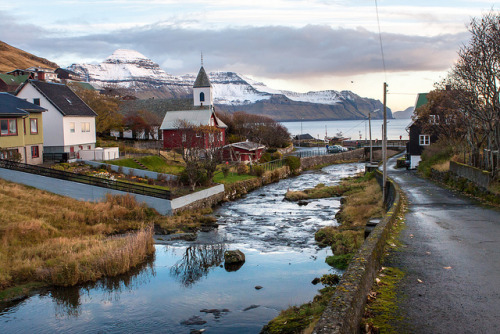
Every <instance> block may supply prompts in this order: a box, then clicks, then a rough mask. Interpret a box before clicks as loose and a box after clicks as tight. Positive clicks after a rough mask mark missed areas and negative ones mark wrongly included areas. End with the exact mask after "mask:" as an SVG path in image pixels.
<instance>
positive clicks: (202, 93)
mask: <svg viewBox="0 0 500 334" xmlns="http://www.w3.org/2000/svg"><path fill="white" fill-rule="evenodd" d="M193 101H194V106H195V107H203V106H207V107H208V106H212V105H213V96H212V83H211V82H210V79H209V78H208V75H207V73H206V72H205V69H204V68H203V53H202V54H201V68H200V71H199V72H198V76H197V77H196V80H195V81H194V85H193Z"/></svg>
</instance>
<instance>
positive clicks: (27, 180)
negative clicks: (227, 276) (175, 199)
mask: <svg viewBox="0 0 500 334" xmlns="http://www.w3.org/2000/svg"><path fill="white" fill-rule="evenodd" d="M0 177H1V178H2V179H5V180H8V181H11V182H15V183H21V184H24V185H27V186H31V187H34V188H37V189H42V190H46V191H49V192H51V193H54V194H58V195H62V196H67V197H71V198H74V199H77V200H80V201H94V202H99V201H103V200H104V199H105V198H106V194H112V195H126V194H128V193H127V192H124V191H119V190H114V189H108V188H101V187H96V186H91V185H87V184H83V183H78V182H72V181H67V180H59V179H55V178H52V177H47V176H41V175H36V174H30V173H24V172H19V171H14V170H10V169H5V168H0ZM131 195H133V196H135V199H136V200H137V201H138V202H144V203H146V204H147V205H148V206H149V207H151V208H153V209H155V210H156V211H158V212H159V213H160V214H162V215H168V214H171V213H172V208H171V203H170V201H169V200H166V199H161V198H156V197H150V196H144V195H139V194H131Z"/></svg>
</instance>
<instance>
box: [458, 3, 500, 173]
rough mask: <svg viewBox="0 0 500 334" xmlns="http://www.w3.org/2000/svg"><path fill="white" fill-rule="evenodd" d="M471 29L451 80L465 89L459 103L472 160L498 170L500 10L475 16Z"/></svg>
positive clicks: (475, 163)
mask: <svg viewBox="0 0 500 334" xmlns="http://www.w3.org/2000/svg"><path fill="white" fill-rule="evenodd" d="M469 32H470V33H471V40H470V42H469V44H467V45H464V46H462V47H461V48H460V50H459V52H458V55H459V59H458V61H457V63H456V64H455V66H454V67H453V69H452V71H451V73H450V75H449V82H450V84H451V85H452V88H453V89H455V90H456V91H458V92H461V94H459V95H458V96H457V103H458V104H459V108H460V109H459V110H460V112H461V113H462V114H463V120H464V124H465V126H466V139H467V142H468V144H469V146H470V150H471V154H470V161H469V162H470V163H471V164H473V165H475V166H478V167H486V168H488V169H490V170H492V171H494V172H495V171H498V169H499V166H500V165H499V164H500V156H499V149H500V14H499V13H498V12H494V11H491V12H490V13H488V14H486V15H484V16H483V17H482V18H480V19H478V18H473V19H472V20H471V23H470V26H469ZM483 148H485V149H486V151H485V156H484V158H486V159H484V160H483V161H484V162H485V163H484V166H481V160H480V155H481V151H482V149H483Z"/></svg>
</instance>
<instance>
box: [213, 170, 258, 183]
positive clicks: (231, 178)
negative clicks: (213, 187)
mask: <svg viewBox="0 0 500 334" xmlns="http://www.w3.org/2000/svg"><path fill="white" fill-rule="evenodd" d="M255 177H256V176H253V175H248V174H243V175H238V174H236V173H229V175H228V176H227V177H224V174H223V173H222V172H218V173H216V174H215V175H214V178H213V181H214V182H215V183H223V184H232V183H235V182H238V181H244V180H249V179H253V178H255Z"/></svg>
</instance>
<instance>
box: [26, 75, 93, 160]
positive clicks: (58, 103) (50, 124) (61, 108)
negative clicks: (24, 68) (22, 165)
mask: <svg viewBox="0 0 500 334" xmlns="http://www.w3.org/2000/svg"><path fill="white" fill-rule="evenodd" d="M16 96H17V97H19V98H22V99H25V100H27V101H28V102H31V103H34V104H36V105H39V106H41V107H43V108H45V109H47V112H44V113H43V134H44V144H43V146H44V152H45V153H63V152H78V151H80V150H92V149H94V148H95V143H96V132H95V131H96V127H95V119H96V116H97V114H96V113H95V112H94V111H93V110H92V109H91V108H90V107H89V106H88V105H86V104H85V102H83V101H82V100H81V99H80V98H79V97H78V96H77V95H76V94H75V93H74V92H73V91H72V90H71V89H70V88H69V87H68V86H66V85H63V84H58V83H50V82H43V81H37V80H28V81H26V82H25V83H24V84H23V85H22V86H21V87H19V89H18V90H17V92H16Z"/></svg>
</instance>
